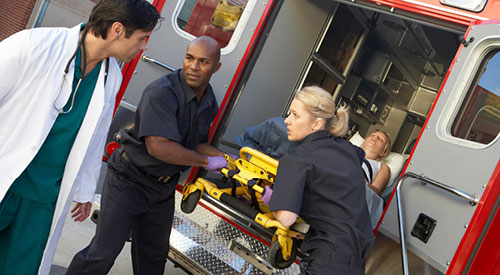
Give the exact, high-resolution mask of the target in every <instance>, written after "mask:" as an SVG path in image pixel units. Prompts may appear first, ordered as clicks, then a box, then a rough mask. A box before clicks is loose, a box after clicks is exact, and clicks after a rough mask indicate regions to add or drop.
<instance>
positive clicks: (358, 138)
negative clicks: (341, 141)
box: [349, 132, 365, 147]
mask: <svg viewBox="0 0 500 275" xmlns="http://www.w3.org/2000/svg"><path fill="white" fill-rule="evenodd" d="M349 141H350V142H351V143H352V144H354V145H356V146H358V147H361V144H363V142H365V139H364V138H363V137H362V136H361V135H360V134H359V132H356V134H354V135H353V136H352V137H351V139H349Z"/></svg>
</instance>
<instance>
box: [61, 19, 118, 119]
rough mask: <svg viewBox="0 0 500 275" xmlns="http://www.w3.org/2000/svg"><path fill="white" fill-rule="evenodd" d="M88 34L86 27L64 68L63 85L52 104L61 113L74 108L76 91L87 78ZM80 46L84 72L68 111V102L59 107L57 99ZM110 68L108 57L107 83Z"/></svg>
mask: <svg viewBox="0 0 500 275" xmlns="http://www.w3.org/2000/svg"><path fill="white" fill-rule="evenodd" d="M86 34H87V28H84V29H83V31H82V37H81V38H80V40H79V41H78V46H77V47H76V50H75V52H74V53H73V55H72V56H71V58H70V59H69V60H68V63H66V67H65V68H64V75H63V79H62V82H61V87H59V92H57V95H56V98H55V99H54V103H53V104H52V105H53V106H54V109H56V111H57V112H58V113H59V114H67V113H69V112H71V110H72V109H73V105H74V104H75V96H76V92H77V91H78V88H79V87H80V84H81V83H82V80H83V79H84V78H85V72H86V70H87V52H86V51H85V41H84V40H85V35H86ZM80 47H81V48H82V59H83V68H82V73H81V75H80V78H79V79H78V83H77V84H76V87H75V91H74V92H73V97H72V98H71V105H70V106H69V109H68V110H67V111H65V110H64V106H66V103H64V105H63V107H62V108H58V107H57V106H56V102H57V99H58V98H59V95H61V91H62V88H63V85H64V81H65V80H66V75H67V74H68V72H69V66H70V65H71V62H73V60H75V58H76V56H77V54H78V50H80ZM108 69H109V58H106V68H105V72H104V84H106V80H107V78H108Z"/></svg>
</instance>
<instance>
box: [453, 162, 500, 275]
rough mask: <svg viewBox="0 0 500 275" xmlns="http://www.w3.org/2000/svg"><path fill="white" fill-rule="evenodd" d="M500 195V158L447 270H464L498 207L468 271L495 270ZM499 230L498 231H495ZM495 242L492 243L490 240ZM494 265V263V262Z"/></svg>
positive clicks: (454, 271) (498, 251)
mask: <svg viewBox="0 0 500 275" xmlns="http://www.w3.org/2000/svg"><path fill="white" fill-rule="evenodd" d="M499 195H500V161H499V162H498V163H497V166H496V168H495V171H494V172H493V175H492V176H491V178H490V180H489V181H488V185H487V186H486V188H485V190H484V193H483V195H482V197H481V201H480V202H479V204H478V205H477V206H476V211H475V212H474V215H473V216H472V219H471V222H470V224H469V226H468V227H467V230H466V231H465V234H464V237H463V238H462V240H461V241H460V244H459V245H458V248H457V251H456V252H455V256H454V257H453V259H452V261H451V264H450V267H449V268H448V271H447V272H446V274H459V273H460V274H461V273H462V272H463V270H464V267H465V265H466V264H467V261H468V260H469V258H470V257H471V253H473V250H474V247H475V245H476V243H477V242H478V239H479V237H480V235H481V233H482V231H483V228H484V227H485V226H486V222H487V220H488V217H489V215H490V213H491V211H497V213H496V214H495V217H494V220H493V221H492V223H491V225H490V228H488V231H487V234H486V235H485V238H484V239H483V240H482V243H481V246H480V247H479V250H478V251H477V253H476V255H475V257H474V260H473V262H472V266H471V269H470V272H469V273H468V274H481V275H482V274H493V273H492V271H493V268H494V267H495V266H494V264H495V263H496V261H498V257H500V250H499V249H498V245H499V243H500V234H498V232H499V231H500V217H499V216H500V214H499V213H498V209H493V207H494V206H495V202H496V201H497V199H498V196H499ZM495 232H496V233H495ZM489 242H492V243H489ZM489 258H496V261H495V262H493V263H491V262H490V263H489V264H487V263H485V260H487V259H489ZM492 265H493V266H492Z"/></svg>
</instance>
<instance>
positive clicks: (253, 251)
mask: <svg viewBox="0 0 500 275" xmlns="http://www.w3.org/2000/svg"><path fill="white" fill-rule="evenodd" d="M175 201H176V202H175V214H174V221H173V225H172V233H171V235H170V250H171V251H170V253H169V257H170V258H171V259H172V260H173V261H175V262H177V263H178V264H179V265H181V266H182V267H184V268H185V269H186V270H187V271H189V272H191V273H193V274H299V272H300V271H299V266H298V265H297V264H295V263H294V264H292V265H291V266H290V267H288V268H287V269H283V270H277V269H274V268H272V267H271V265H269V264H268V263H266V262H265V260H264V259H266V257H267V252H268V246H267V245H265V244H264V243H262V242H261V241H259V240H257V239H256V238H254V237H252V236H250V235H249V234H247V233H246V232H243V231H242V230H240V229H238V228H236V227H235V226H234V225H232V224H230V223H229V222H227V221H225V220H224V219H222V218H221V217H219V216H218V215H216V214H214V213H213V212H211V211H209V210H207V209H206V208H204V207H203V206H201V205H198V206H197V207H196V209H195V210H194V211H193V213H191V214H185V213H183V212H182V211H181V210H180V202H181V201H182V194H180V193H179V192H176V198H175Z"/></svg>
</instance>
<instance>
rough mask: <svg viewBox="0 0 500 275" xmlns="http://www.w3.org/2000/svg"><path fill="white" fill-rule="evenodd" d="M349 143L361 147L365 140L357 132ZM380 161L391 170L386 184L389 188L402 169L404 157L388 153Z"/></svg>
mask: <svg viewBox="0 0 500 275" xmlns="http://www.w3.org/2000/svg"><path fill="white" fill-rule="evenodd" d="M349 141H350V142H351V143H352V144H354V145H356V146H360V147H361V144H363V142H365V139H364V138H363V137H362V136H361V135H360V134H359V132H356V134H354V135H353V136H352V137H351V139H349ZM381 161H382V162H383V163H385V165H387V166H389V169H391V176H390V177H389V182H388V183H387V187H389V186H391V185H392V184H393V183H394V180H395V179H396V177H397V176H398V175H399V172H400V171H401V169H402V168H403V164H404V162H405V157H404V156H403V155H402V154H398V153H394V152H390V153H389V154H387V156H385V158H383V159H381Z"/></svg>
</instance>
